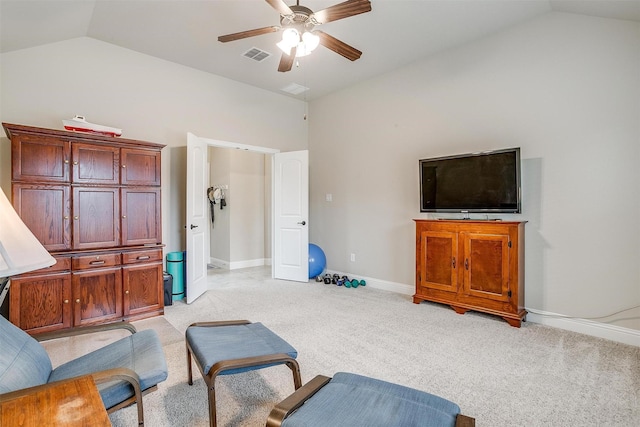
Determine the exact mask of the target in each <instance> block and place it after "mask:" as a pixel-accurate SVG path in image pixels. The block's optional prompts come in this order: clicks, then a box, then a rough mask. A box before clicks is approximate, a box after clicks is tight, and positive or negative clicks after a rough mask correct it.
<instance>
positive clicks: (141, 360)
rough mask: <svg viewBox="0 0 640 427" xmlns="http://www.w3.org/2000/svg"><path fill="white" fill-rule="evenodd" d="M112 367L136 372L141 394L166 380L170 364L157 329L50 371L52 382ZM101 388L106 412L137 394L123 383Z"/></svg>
mask: <svg viewBox="0 0 640 427" xmlns="http://www.w3.org/2000/svg"><path fill="white" fill-rule="evenodd" d="M112 368H129V369H131V370H133V371H135V372H136V373H137V374H138V376H139V377H140V389H141V390H142V391H144V390H146V389H147V388H149V387H152V386H154V385H156V384H158V383H159V382H161V381H164V380H165V379H166V378H167V364H166V362H165V358H164V353H163V351H162V346H161V345H160V340H159V339H158V334H157V333H156V332H155V331H154V330H144V331H140V332H137V333H135V334H133V335H130V336H127V337H125V338H122V339H120V340H118V341H116V342H113V343H111V344H109V345H107V346H105V347H102V348H99V349H98V350H95V351H93V352H91V353H89V354H86V355H84V356H82V357H79V358H77V359H75V360H72V361H70V362H67V363H65V364H63V365H60V366H58V367H57V368H55V369H54V370H53V372H51V376H50V377H49V382H51V381H59V380H63V379H66V378H72V377H76V376H79V375H85V374H90V373H92V372H96V371H101V370H104V369H112ZM98 389H99V390H100V396H101V397H102V401H103V403H104V406H105V408H107V409H108V408H110V407H112V406H114V405H116V404H118V403H120V402H122V401H124V400H126V399H128V398H129V397H131V396H133V394H134V393H133V388H132V387H131V386H130V385H129V383H125V382H121V381H112V382H109V383H104V384H98Z"/></svg>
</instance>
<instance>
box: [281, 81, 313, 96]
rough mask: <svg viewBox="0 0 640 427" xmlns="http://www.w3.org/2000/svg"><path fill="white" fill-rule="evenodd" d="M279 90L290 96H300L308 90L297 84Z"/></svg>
mask: <svg viewBox="0 0 640 427" xmlns="http://www.w3.org/2000/svg"><path fill="white" fill-rule="evenodd" d="M280 90H281V91H283V92H287V93H290V94H292V95H300V94H301V93H303V92H306V91H308V90H309V88H308V87H306V86H302V85H299V84H298V83H291V84H290V85H287V86H285V87H283V88H281V89H280Z"/></svg>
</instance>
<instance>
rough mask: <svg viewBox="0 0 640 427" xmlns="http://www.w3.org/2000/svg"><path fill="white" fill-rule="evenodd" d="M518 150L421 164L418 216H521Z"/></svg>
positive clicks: (461, 156) (458, 156) (439, 158)
mask: <svg viewBox="0 0 640 427" xmlns="http://www.w3.org/2000/svg"><path fill="white" fill-rule="evenodd" d="M520 199H521V194H520V148H508V149H503V150H494V151H485V152H482V153H470V154H462V155H456V156H448V157H438V158H432V159H422V160H420V212H462V213H466V212H470V213H471V212H476V213H478V212H481V213H520V205H521V200H520Z"/></svg>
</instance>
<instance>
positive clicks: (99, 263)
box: [89, 260, 104, 265]
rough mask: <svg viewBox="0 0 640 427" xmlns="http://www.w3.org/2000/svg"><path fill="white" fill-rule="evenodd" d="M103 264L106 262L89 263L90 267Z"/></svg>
mask: <svg viewBox="0 0 640 427" xmlns="http://www.w3.org/2000/svg"><path fill="white" fill-rule="evenodd" d="M102 264H104V260H101V261H91V262H90V263H89V265H102Z"/></svg>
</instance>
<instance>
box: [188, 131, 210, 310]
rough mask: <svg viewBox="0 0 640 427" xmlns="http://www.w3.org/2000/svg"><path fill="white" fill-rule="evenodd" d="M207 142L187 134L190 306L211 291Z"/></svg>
mask: <svg viewBox="0 0 640 427" xmlns="http://www.w3.org/2000/svg"><path fill="white" fill-rule="evenodd" d="M207 147H208V144H207V143H206V141H202V140H201V139H200V138H198V137H197V136H195V135H194V134H192V133H188V134H187V261H186V267H187V268H186V273H187V274H186V283H185V289H186V293H187V304H191V303H192V302H193V301H195V300H196V298H198V297H199V296H200V295H202V294H203V293H205V292H206V291H207V260H208V259H209V227H208V225H209V223H208V220H209V217H208V207H209V204H208V202H207V197H206V193H207V182H208V180H209V171H208V170H207Z"/></svg>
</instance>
